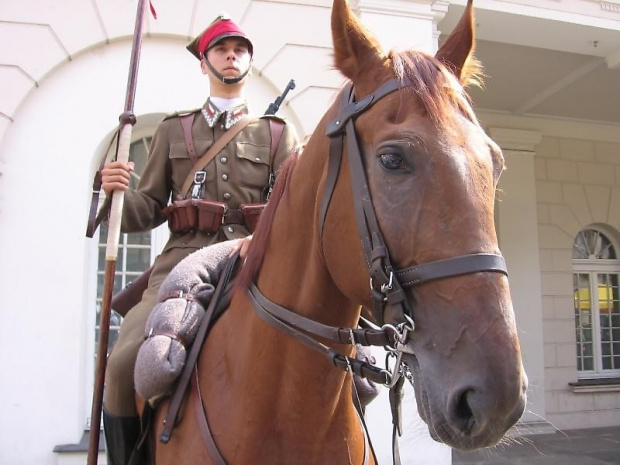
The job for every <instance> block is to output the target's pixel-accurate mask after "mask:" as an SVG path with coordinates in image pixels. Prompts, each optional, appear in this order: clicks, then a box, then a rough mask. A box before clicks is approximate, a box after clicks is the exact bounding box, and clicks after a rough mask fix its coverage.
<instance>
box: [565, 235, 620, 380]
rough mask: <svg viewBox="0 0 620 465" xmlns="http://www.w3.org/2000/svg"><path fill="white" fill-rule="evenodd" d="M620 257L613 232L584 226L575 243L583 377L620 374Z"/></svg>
mask: <svg viewBox="0 0 620 465" xmlns="http://www.w3.org/2000/svg"><path fill="white" fill-rule="evenodd" d="M619 277H620V260H619V259H618V249H617V247H616V245H615V244H614V242H612V239H611V234H608V233H607V232H605V231H604V230H602V229H599V228H594V227H591V228H588V229H584V230H582V231H581V232H580V233H579V234H578V235H577V237H576V238H575V242H574V244H573V292H574V294H573V296H574V307H575V328H576V338H577V369H578V370H579V377H580V378H607V377H616V376H618V375H620V289H619V282H620V280H619Z"/></svg>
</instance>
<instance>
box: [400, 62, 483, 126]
mask: <svg viewBox="0 0 620 465" xmlns="http://www.w3.org/2000/svg"><path fill="white" fill-rule="evenodd" d="M390 58H391V60H392V67H393V70H394V73H395V75H396V78H397V79H398V81H399V83H400V86H401V88H402V89H409V90H411V91H412V92H414V93H415V95H416V96H417V97H418V98H419V100H420V101H421V103H422V105H423V107H424V110H425V111H426V113H427V115H428V116H429V117H430V118H431V120H432V121H433V122H434V123H435V124H436V125H437V127H439V128H442V129H444V130H448V131H450V130H457V129H458V126H459V125H458V122H457V118H456V116H457V115H458V114H462V115H464V116H465V117H466V118H468V119H469V120H471V121H472V122H476V117H475V115H474V112H473V110H472V108H471V103H470V99H469V96H468V94H467V92H466V91H465V89H464V85H469V84H479V83H481V78H480V75H481V74H480V68H479V67H478V65H477V62H476V61H474V64H472V67H473V68H475V69H472V71H471V72H470V73H469V77H468V81H467V82H465V83H463V84H461V83H460V82H459V80H458V79H457V77H456V76H455V75H454V74H453V73H452V72H450V71H449V70H448V68H446V67H445V66H444V65H443V64H442V63H441V62H440V61H439V60H438V59H436V58H434V57H432V56H430V55H427V54H425V53H423V52H419V51H415V50H407V51H404V52H392V53H390Z"/></svg>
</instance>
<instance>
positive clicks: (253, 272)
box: [236, 147, 301, 289]
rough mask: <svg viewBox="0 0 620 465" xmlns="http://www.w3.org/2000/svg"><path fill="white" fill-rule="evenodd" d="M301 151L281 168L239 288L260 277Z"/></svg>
mask: <svg viewBox="0 0 620 465" xmlns="http://www.w3.org/2000/svg"><path fill="white" fill-rule="evenodd" d="M300 151H301V147H297V148H296V149H295V150H294V151H293V153H292V154H291V155H290V156H289V157H288V158H287V160H286V161H285V162H284V163H283V164H282V166H281V167H280V173H279V175H278V177H277V179H276V182H275V184H274V186H273V191H272V192H271V196H270V197H269V202H267V205H266V206H265V209H264V210H263V212H262V214H261V216H260V219H259V220H258V224H257V225H256V229H255V231H254V233H253V234H252V243H251V244H250V250H249V251H248V255H247V257H246V259H245V261H244V263H243V267H242V268H241V271H240V272H239V275H238V276H237V281H236V287H237V288H242V289H247V288H248V287H249V285H250V284H251V283H252V281H254V280H255V279H256V277H257V275H258V271H259V270H260V267H261V265H262V263H263V258H264V257H265V251H266V249H267V244H268V242H269V236H270V235H271V225H272V224H273V218H274V217H275V215H276V211H277V209H278V205H279V203H280V200H281V199H282V197H283V196H284V193H285V192H286V190H287V188H288V186H289V182H288V181H289V179H290V177H291V174H292V173H293V170H294V168H295V166H296V165H297V160H298V159H299V153H300Z"/></svg>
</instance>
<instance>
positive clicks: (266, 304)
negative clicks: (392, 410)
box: [248, 78, 508, 387]
mask: <svg viewBox="0 0 620 465" xmlns="http://www.w3.org/2000/svg"><path fill="white" fill-rule="evenodd" d="M399 89H400V85H399V82H398V80H397V79H395V78H394V79H391V80H389V81H387V82H385V83H384V84H382V85H381V86H379V87H378V88H377V89H376V90H375V91H374V92H373V93H372V94H370V95H367V96H366V97H364V98H363V99H361V100H359V101H355V96H354V87H353V84H352V83H349V84H348V85H347V86H346V87H345V89H344V91H343V93H342V98H341V103H340V106H339V110H338V115H337V117H336V118H335V119H334V120H333V121H331V122H330V123H329V124H328V126H327V136H328V137H330V149H329V160H328V169H327V177H326V181H325V186H324V190H323V198H322V203H321V206H320V210H319V225H318V227H319V238H320V239H319V242H320V243H322V234H323V227H324V224H325V218H326V216H327V210H328V209H329V204H330V201H331V198H332V195H333V192H334V188H335V186H336V183H337V181H338V174H339V171H340V166H341V164H342V154H343V152H344V138H345V136H346V142H347V152H348V160H349V167H350V172H351V187H352V190H353V202H354V210H355V220H356V223H357V229H358V233H359V236H360V238H361V242H362V249H363V251H364V256H365V259H366V262H367V264H368V269H369V275H370V290H371V297H372V309H371V313H372V316H373V318H374V319H375V322H376V323H377V324H378V325H380V326H381V327H380V328H377V327H374V328H373V327H371V328H336V327H331V326H326V325H323V324H321V323H318V322H316V321H314V320H310V319H308V318H305V317H303V316H300V315H298V314H296V313H294V312H292V311H290V310H288V309H286V308H284V307H281V306H280V305H277V304H275V303H273V302H271V301H270V300H269V299H267V298H266V297H265V296H264V295H263V294H262V293H261V292H260V290H259V289H258V287H257V286H256V285H255V284H252V285H251V286H250V288H249V291H248V294H249V296H250V300H251V301H252V302H253V304H254V307H255V309H256V311H257V312H258V314H259V315H260V316H261V317H262V318H263V319H264V320H265V321H267V322H268V323H269V324H271V325H272V326H274V327H276V328H278V329H280V330H281V331H283V332H285V333H287V334H290V335H292V336H294V337H295V338H297V339H298V340H299V341H300V342H302V343H304V344H306V345H308V346H310V347H312V348H314V349H316V350H318V351H320V352H323V353H324V354H325V355H327V356H328V357H329V358H330V359H331V360H332V363H334V365H336V366H337V367H339V368H341V369H344V370H345V371H353V372H354V373H355V374H357V375H358V376H363V377H368V378H369V379H371V380H372V381H375V382H379V383H382V384H385V385H386V386H388V387H392V386H394V385H395V384H396V382H397V381H398V378H399V376H400V374H401V366H400V365H401V363H400V361H401V360H400V359H401V356H402V353H413V352H412V350H411V349H410V348H409V347H407V341H408V340H409V337H410V334H411V333H412V332H413V331H414V330H415V323H414V319H413V312H412V309H411V308H409V303H408V302H407V298H406V293H405V291H404V288H407V287H411V286H417V285H419V284H422V283H426V282H429V281H433V280H437V279H443V278H448V277H453V276H459V275H464V274H470V273H479V272H497V273H503V274H506V275H507V274H508V271H507V269H506V263H505V261H504V257H502V256H501V255H497V254H469V255H461V256H457V257H453V258H448V259H444V260H438V261H434V262H429V263H425V264H421V265H415V266H411V267H408V268H403V269H396V268H395V267H394V266H393V265H392V263H391V260H390V253H389V250H388V248H387V245H386V243H385V240H384V238H383V234H382V233H381V229H380V227H379V223H378V221H377V217H376V214H375V209H374V206H373V204H372V198H371V195H370V190H369V188H368V181H367V178H366V171H365V170H364V162H363V157H362V152H361V150H360V146H359V142H358V138H357V134H356V131H355V119H356V118H357V117H358V116H359V115H361V114H362V113H364V112H365V111H367V110H368V109H369V108H371V107H372V106H373V105H374V104H375V103H376V102H378V101H379V100H381V99H382V98H383V97H385V96H386V95H389V94H391V93H392V92H395V91H397V90H399ZM317 337H318V338H324V339H328V340H330V341H332V342H335V343H337V344H352V345H354V344H361V345H365V346H369V345H376V346H383V347H386V348H387V349H389V350H391V351H393V352H394V353H396V354H397V355H398V360H397V363H396V364H395V367H394V371H393V372H392V373H390V372H389V371H388V370H383V369H377V368H376V367H374V366H373V365H370V364H367V363H365V362H362V361H360V360H357V359H352V358H350V357H347V356H344V355H342V354H340V353H338V352H336V351H335V350H333V349H331V348H330V347H328V346H326V345H324V344H322V343H320V342H318V341H317V340H316V338H317Z"/></svg>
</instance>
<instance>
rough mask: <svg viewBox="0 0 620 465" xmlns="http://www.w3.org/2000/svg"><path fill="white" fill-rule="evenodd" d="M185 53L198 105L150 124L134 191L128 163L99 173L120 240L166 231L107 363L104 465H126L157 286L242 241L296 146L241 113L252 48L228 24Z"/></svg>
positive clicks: (278, 130)
mask: <svg viewBox="0 0 620 465" xmlns="http://www.w3.org/2000/svg"><path fill="white" fill-rule="evenodd" d="M187 49H188V50H189V51H190V53H192V55H194V56H195V57H196V58H197V59H198V60H199V61H200V67H201V70H202V73H203V74H206V75H207V77H208V80H209V86H210V93H209V98H208V99H207V101H206V103H205V104H204V105H203V107H202V108H199V109H196V110H192V111H189V112H184V113H174V114H172V115H169V116H168V117H166V118H165V119H164V120H163V121H162V122H161V123H160V124H159V126H158V128H157V130H156V132H155V134H154V136H153V140H152V143H151V147H150V153H149V158H148V163H147V165H146V168H145V170H144V173H143V174H142V177H141V180H140V183H139V185H138V187H137V189H136V190H130V189H128V186H129V179H130V173H131V171H132V170H133V165H132V164H131V163H122V162H118V161H116V162H111V163H109V164H107V165H106V166H105V167H104V169H103V170H102V183H103V189H104V191H105V192H106V194H107V195H108V197H109V196H110V195H111V193H112V192H113V191H114V190H115V189H122V190H126V192H125V201H124V202H125V206H124V210H123V218H122V231H123V232H126V233H127V232H138V231H148V230H151V229H153V228H155V227H157V226H158V225H160V224H161V223H163V222H164V221H168V224H169V226H170V230H171V234H170V239H169V241H168V243H167V244H166V246H165V247H164V250H163V252H162V253H161V255H159V256H158V257H157V259H156V260H155V263H154V267H153V271H152V273H151V275H150V278H149V281H148V287H147V289H146V290H145V292H144V294H143V295H142V299H141V301H140V302H139V303H138V304H137V305H136V306H135V307H133V308H132V309H131V311H130V312H129V313H128V314H127V317H126V318H125V319H124V320H123V323H122V325H121V330H120V337H119V339H118V341H117V343H116V345H115V347H114V349H113V351H112V353H111V355H110V357H109V360H108V367H107V371H106V380H105V391H104V401H103V404H104V405H103V419H104V430H105V437H106V443H107V450H108V464H109V465H125V464H127V463H128V462H129V459H130V457H131V453H132V450H133V449H134V446H135V444H136V441H137V439H138V436H139V433H140V419H139V416H138V412H137V409H136V403H135V392H134V384H133V379H134V376H133V375H134V366H135V360H136V356H137V353H138V349H139V347H140V344H141V343H142V341H143V339H144V334H143V333H144V327H145V323H146V320H147V318H148V316H149V314H150V312H151V310H152V309H153V307H154V306H155V304H156V303H157V293H158V290H159V287H160V285H161V283H162V282H163V280H164V278H165V277H166V276H167V275H168V273H169V272H170V270H171V269H172V268H173V267H174V266H175V265H176V264H177V263H179V262H180V261H181V260H182V259H183V258H185V257H186V256H188V255H189V254H191V253H192V252H194V251H196V250H198V249H199V248H202V247H205V246H208V245H211V244H215V243H218V242H221V241H225V240H229V239H239V238H243V237H246V236H247V235H248V234H250V233H251V231H252V229H253V227H254V224H255V220H256V218H257V216H258V213H259V212H260V206H259V204H262V203H264V202H265V201H266V194H267V192H268V190H269V186H270V184H271V183H272V182H273V178H274V176H275V173H276V172H277V171H278V168H279V167H280V165H281V164H282V163H283V161H284V160H285V159H286V158H287V157H288V155H289V153H291V151H292V149H293V148H294V147H295V145H296V144H297V136H296V134H295V130H294V128H293V127H292V125H291V124H289V123H287V122H286V121H284V120H282V119H280V118H277V117H274V116H263V117H259V118H256V117H250V116H249V114H248V113H249V112H248V104H247V102H246V100H245V94H244V91H245V87H246V84H247V82H248V77H249V75H250V71H251V67H252V57H253V52H254V47H253V44H252V42H251V40H250V39H249V37H248V36H247V34H246V33H245V32H244V31H243V29H242V28H241V27H240V26H239V25H238V24H236V23H235V22H234V21H232V20H231V19H229V18H228V17H226V16H224V15H222V16H219V17H218V18H217V19H216V20H215V21H214V22H213V23H211V25H209V27H208V28H207V29H206V30H205V31H204V32H202V33H201V34H200V35H199V36H198V37H196V38H195V39H194V40H193V41H192V42H191V43H190V44H189V45H188V46H187ZM229 141H232V143H230V142H229ZM205 152H206V153H205ZM203 154H204V155H203Z"/></svg>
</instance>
